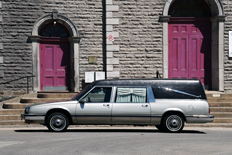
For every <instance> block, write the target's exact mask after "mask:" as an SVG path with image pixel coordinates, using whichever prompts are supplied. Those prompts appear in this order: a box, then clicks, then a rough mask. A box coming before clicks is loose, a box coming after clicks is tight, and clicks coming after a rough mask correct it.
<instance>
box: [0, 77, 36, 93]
mask: <svg viewBox="0 0 232 155" xmlns="http://www.w3.org/2000/svg"><path fill="white" fill-rule="evenodd" d="M33 77H35V75H27V76H23V77H20V78H18V79H14V80H10V81H7V82H1V83H0V85H1V86H3V85H4V84H10V83H12V82H15V81H19V80H22V79H25V78H26V79H27V94H29V78H32V83H33ZM2 90H3V89H2ZM32 90H33V84H32Z"/></svg>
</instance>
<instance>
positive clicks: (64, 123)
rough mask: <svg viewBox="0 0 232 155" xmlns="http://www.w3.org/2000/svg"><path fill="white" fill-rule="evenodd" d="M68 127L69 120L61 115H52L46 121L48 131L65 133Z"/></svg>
mask: <svg viewBox="0 0 232 155" xmlns="http://www.w3.org/2000/svg"><path fill="white" fill-rule="evenodd" d="M68 126H69V120H68V118H67V116H66V115H64V114H63V113H58V112H57V113H52V114H51V115H49V116H48V119H47V128H48V129H49V130H50V131H56V132H61V131H65V130H66V129H67V127H68Z"/></svg>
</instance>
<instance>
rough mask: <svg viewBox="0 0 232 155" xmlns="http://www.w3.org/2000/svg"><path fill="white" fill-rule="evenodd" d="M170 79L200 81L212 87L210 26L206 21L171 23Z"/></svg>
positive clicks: (169, 48)
mask: <svg viewBox="0 0 232 155" xmlns="http://www.w3.org/2000/svg"><path fill="white" fill-rule="evenodd" d="M168 35H169V47H168V50H169V53H168V76H169V78H189V79H199V80H200V81H201V82H202V84H203V85H207V86H210V85H211V54H210V51H211V50H210V49H211V47H210V42H209V40H210V37H211V35H210V24H209V23H208V22H204V21H200V22H197V21H191V22H185V21H183V20H180V21H171V22H170V23H169V34H168Z"/></svg>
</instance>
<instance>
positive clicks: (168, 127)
mask: <svg viewBox="0 0 232 155" xmlns="http://www.w3.org/2000/svg"><path fill="white" fill-rule="evenodd" d="M162 127H163V128H164V130H165V131H167V132H181V131H182V129H183V128H184V120H183V118H182V117H181V116H180V115H176V114H172V115H168V116H166V117H165V118H164V120H163V125H162Z"/></svg>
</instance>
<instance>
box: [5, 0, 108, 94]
mask: <svg viewBox="0 0 232 155" xmlns="http://www.w3.org/2000/svg"><path fill="white" fill-rule="evenodd" d="M1 4H2V8H1V14H2V22H1V21H0V47H3V49H1V48H0V82H6V81H10V80H14V79H18V78H21V77H24V76H25V75H30V74H31V73H32V53H31V52H32V49H31V48H32V45H31V43H27V39H28V36H30V35H31V32H32V29H33V25H34V23H35V22H36V21H37V20H38V19H39V18H40V17H42V16H44V15H46V14H51V13H52V11H53V10H58V13H60V14H62V15H64V16H66V17H68V18H69V19H70V20H72V21H73V22H74V23H75V25H76V27H77V29H78V31H79V33H80V37H81V42H80V79H84V73H85V72H86V71H102V70H103V60H102V59H103V53H102V20H103V19H102V1H101V0H88V1H73V0H67V1H63V0H56V1H54V0H36V1H31V0H2V3H1ZM1 43H2V45H3V46H1ZM89 56H96V57H97V62H96V63H94V64H89V63H88V58H89ZM2 61H3V62H2ZM1 62H2V63H1ZM1 75H2V77H1ZM3 89H4V90H5V91H22V90H23V91H25V90H26V80H25V79H24V80H20V81H16V82H13V83H10V84H5V85H4V88H3ZM0 91H1V90H0Z"/></svg>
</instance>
